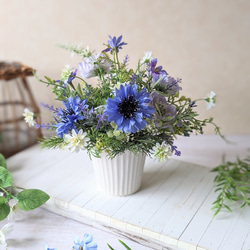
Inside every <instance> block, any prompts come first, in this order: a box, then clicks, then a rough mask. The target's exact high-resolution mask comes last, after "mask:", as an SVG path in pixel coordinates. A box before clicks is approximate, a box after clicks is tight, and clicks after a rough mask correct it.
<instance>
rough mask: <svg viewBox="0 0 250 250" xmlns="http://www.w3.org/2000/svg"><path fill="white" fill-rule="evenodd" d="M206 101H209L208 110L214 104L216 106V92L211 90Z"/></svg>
mask: <svg viewBox="0 0 250 250" xmlns="http://www.w3.org/2000/svg"><path fill="white" fill-rule="evenodd" d="M205 101H206V102H207V110H208V109H210V108H212V107H213V106H215V101H216V94H215V93H214V92H213V91H211V92H210V93H209V95H208V97H207V98H206V99H205Z"/></svg>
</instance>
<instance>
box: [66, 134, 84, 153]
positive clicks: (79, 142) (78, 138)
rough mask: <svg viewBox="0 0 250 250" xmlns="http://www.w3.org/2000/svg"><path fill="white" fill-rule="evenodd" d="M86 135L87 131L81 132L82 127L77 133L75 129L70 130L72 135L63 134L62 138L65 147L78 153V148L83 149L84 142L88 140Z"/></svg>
mask: <svg viewBox="0 0 250 250" xmlns="http://www.w3.org/2000/svg"><path fill="white" fill-rule="evenodd" d="M86 135H87V133H83V130H82V129H81V130H80V131H79V132H78V133H76V132H75V130H72V135H69V134H67V135H64V137H63V139H64V142H65V143H66V147H67V148H68V149H69V150H70V151H71V152H76V153H78V152H79V150H80V149H84V147H85V144H86V142H87V141H88V138H86Z"/></svg>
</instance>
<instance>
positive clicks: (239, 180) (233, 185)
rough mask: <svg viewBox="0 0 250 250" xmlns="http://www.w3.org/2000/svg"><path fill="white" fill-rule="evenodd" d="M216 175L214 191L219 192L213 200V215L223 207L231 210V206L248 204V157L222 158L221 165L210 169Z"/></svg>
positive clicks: (249, 185)
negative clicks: (229, 159) (234, 159)
mask: <svg viewBox="0 0 250 250" xmlns="http://www.w3.org/2000/svg"><path fill="white" fill-rule="evenodd" d="M212 172H216V173H217V175H216V177H215V179H214V182H215V192H216V193H219V195H218V196H217V198H216V200H215V201H214V202H213V207H212V210H215V212H214V216H215V215H217V214H218V213H219V212H220V211H221V209H223V208H225V209H227V210H228V211H230V212H232V206H233V205H235V204H239V207H240V208H242V207H244V206H245V205H248V206H250V157H248V158H246V159H243V160H241V159H239V158H237V159H236V161H235V162H230V161H227V162H225V159H224V158H223V162H222V164H221V165H219V166H217V167H216V168H214V169H213V170H212Z"/></svg>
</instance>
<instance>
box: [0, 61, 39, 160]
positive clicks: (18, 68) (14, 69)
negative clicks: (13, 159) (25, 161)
mask: <svg viewBox="0 0 250 250" xmlns="http://www.w3.org/2000/svg"><path fill="white" fill-rule="evenodd" d="M33 71H34V70H33V69H32V68H30V67H27V66H25V65H23V64H22V63H19V62H0V153H2V154H3V155H4V156H5V157H6V158H7V157H9V156H11V155H13V154H15V153H17V152H19V151H20V150H23V149H25V148H27V147H29V146H31V145H33V144H35V143H36V142H37V138H41V137H42V133H41V130H40V129H36V128H34V127H29V125H28V124H27V123H25V122H24V117H23V112H24V108H26V107H27V108H29V109H30V110H31V111H32V112H34V113H36V114H38V113H39V108H38V106H37V104H36V102H35V100H34V97H33V95H32V92H31V90H30V88H29V85H28V82H27V79H26V77H27V76H32V75H33ZM37 122H38V123H40V116H39V115H38V117H37Z"/></svg>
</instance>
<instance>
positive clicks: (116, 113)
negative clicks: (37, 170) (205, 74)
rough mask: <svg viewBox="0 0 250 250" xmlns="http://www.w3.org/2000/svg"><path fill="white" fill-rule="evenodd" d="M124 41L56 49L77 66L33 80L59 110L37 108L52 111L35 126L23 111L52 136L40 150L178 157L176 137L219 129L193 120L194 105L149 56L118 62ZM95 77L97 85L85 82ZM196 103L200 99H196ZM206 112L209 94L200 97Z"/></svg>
mask: <svg viewBox="0 0 250 250" xmlns="http://www.w3.org/2000/svg"><path fill="white" fill-rule="evenodd" d="M126 44H127V43H125V42H123V41H122V36H119V37H118V38H117V37H115V36H114V37H111V36H109V40H108V44H104V45H105V48H104V49H103V50H102V51H101V52H100V53H94V52H91V51H90V49H89V48H87V49H84V48H80V47H75V46H64V45H60V47H62V48H64V49H66V50H69V51H71V52H74V53H76V54H78V55H80V56H81V57H82V61H81V62H80V63H79V65H78V68H72V69H71V68H69V67H65V68H64V69H63V70H62V73H61V78H60V79H59V80H52V79H50V78H49V77H45V79H44V80H42V79H39V78H38V80H39V81H41V82H43V83H45V84H47V86H52V92H53V93H54V94H55V97H56V99H57V100H58V101H60V102H61V103H62V105H63V107H60V108H54V107H53V106H49V105H43V106H44V107H46V108H48V109H49V110H50V111H51V112H52V113H53V118H54V120H53V121H52V122H51V123H48V124H36V122H35V115H34V114H33V113H32V112H30V111H29V110H27V109H26V110H25V112H24V116H25V120H26V122H28V123H29V124H30V125H36V126H37V127H42V128H47V129H50V130H53V131H54V132H55V135H53V136H50V137H47V138H44V139H42V141H41V145H42V147H49V148H60V149H64V148H68V149H69V150H71V151H72V152H78V151H79V150H80V149H86V150H87V152H88V153H89V155H90V156H94V157H100V153H101V152H106V153H107V154H108V155H109V156H110V157H111V158H113V157H115V156H116V155H118V154H120V153H122V152H124V151H125V150H130V151H132V152H142V153H145V154H146V155H148V156H152V157H154V158H156V159H158V160H164V159H166V158H168V157H169V156H170V155H171V154H175V155H180V151H179V150H178V149H177V147H176V146H175V145H174V140H175V138H176V136H177V135H184V136H189V135H190V134H191V133H198V134H202V133H203V127H204V126H206V125H207V124H212V125H214V126H215V132H216V133H218V134H220V130H219V127H218V126H217V125H216V124H215V123H214V122H213V119H212V118H208V119H204V120H199V119H198V115H199V114H198V113H197V111H195V107H196V106H197V105H196V101H197V100H195V101H192V100H191V99H190V98H188V97H185V96H181V95H180V91H181V89H182V88H181V86H180V84H181V79H178V78H177V79H175V78H174V77H172V76H170V75H169V74H168V73H167V72H166V70H164V69H163V67H162V66H158V65H157V63H158V61H157V59H156V58H153V57H152V54H151V53H150V52H147V53H146V54H145V56H144V57H143V58H142V59H141V60H139V61H138V64H137V67H136V69H130V68H128V66H127V64H128V56H125V58H124V59H123V60H122V61H121V60H120V58H119V52H120V50H121V49H123V47H124V46H125V45H126ZM91 77H96V78H97V85H96V86H92V85H90V84H89V83H88V82H87V80H88V79H89V78H91ZM199 100H200V99H199ZM202 100H205V101H206V102H207V104H208V108H209V107H211V106H213V105H214V103H215V94H214V93H213V92H211V94H210V95H209V96H208V97H207V98H203V99H202Z"/></svg>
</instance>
